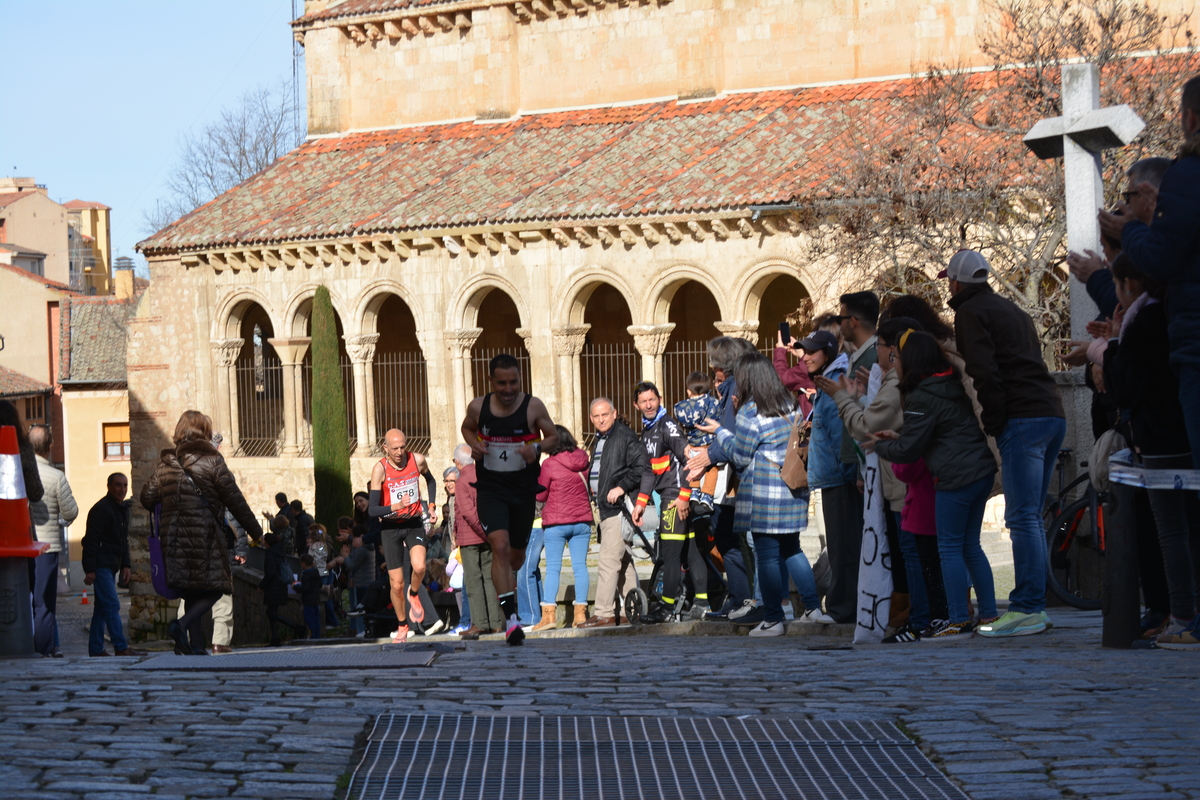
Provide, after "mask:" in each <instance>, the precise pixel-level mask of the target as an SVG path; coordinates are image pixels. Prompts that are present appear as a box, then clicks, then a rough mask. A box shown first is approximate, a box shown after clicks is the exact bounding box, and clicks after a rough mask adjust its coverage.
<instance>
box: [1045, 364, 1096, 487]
mask: <svg viewBox="0 0 1200 800" xmlns="http://www.w3.org/2000/svg"><path fill="white" fill-rule="evenodd" d="M1050 374H1051V375H1052V376H1053V377H1054V382H1055V383H1057V384H1058V393H1059V395H1060V396H1061V397H1062V403H1063V410H1064V411H1066V412H1067V435H1066V438H1064V439H1063V445H1062V446H1063V447H1064V448H1070V450H1071V451H1072V452H1071V457H1070V458H1069V459H1068V460H1067V480H1073V479H1074V478H1075V476H1076V475H1078V474H1079V472H1080V466H1079V465H1080V462H1083V461H1088V460H1089V459H1090V458H1091V457H1092V447H1093V445H1095V444H1096V439H1095V437H1093V436H1092V390H1091V389H1089V388H1088V386H1087V384H1086V383H1085V382H1084V375H1083V368H1080V369H1073V370H1067V371H1064V372H1051V373H1050ZM1056 485H1057V484H1051V489H1053V488H1054V486H1056Z"/></svg>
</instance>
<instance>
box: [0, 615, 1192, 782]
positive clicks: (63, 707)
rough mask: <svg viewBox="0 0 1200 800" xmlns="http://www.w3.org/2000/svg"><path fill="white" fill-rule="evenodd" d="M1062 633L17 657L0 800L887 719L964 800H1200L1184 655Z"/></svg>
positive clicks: (6, 710) (338, 777) (647, 638)
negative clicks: (662, 728)
mask: <svg viewBox="0 0 1200 800" xmlns="http://www.w3.org/2000/svg"><path fill="white" fill-rule="evenodd" d="M1054 619H1055V621H1056V623H1057V625H1056V627H1055V628H1054V629H1053V630H1052V631H1051V632H1050V633H1049V634H1047V635H1043V636H1036V637H1028V638H1024V639H1020V640H1015V641H1004V642H996V641H984V640H980V639H978V638H976V639H973V640H971V641H969V642H965V643H962V644H959V645H941V646H939V645H929V644H918V645H911V646H906V647H882V646H873V647H859V648H851V647H850V646H849V644H848V640H846V639H845V638H835V637H822V636H813V637H801V636H789V637H787V638H785V639H777V640H762V639H750V638H747V637H744V636H671V637H659V636H653V635H641V636H620V635H608V636H595V637H587V638H572V639H537V638H533V639H531V640H530V641H528V642H527V643H526V645H525V647H523V648H520V649H510V648H507V647H505V646H504V645H503V644H500V643H495V642H486V641H481V642H467V643H458V642H451V641H450V640H449V639H448V637H440V639H439V641H444V642H446V643H447V646H445V647H442V648H439V649H440V650H442V651H443V652H442V653H441V654H440V655H439V656H438V658H437V659H436V660H435V661H434V663H433V665H432V666H431V667H428V668H406V669H385V670H378V669H377V670H362V671H356V672H353V673H351V672H343V673H335V672H323V671H322V672H318V671H291V672H288V671H271V672H257V673H253V672H247V673H229V672H222V673H216V672H187V673H184V672H178V671H149V672H148V671H133V670H129V669H127V667H129V666H131V665H132V664H133V663H135V662H134V660H132V659H116V658H108V659H88V658H71V657H68V658H65V659H44V660H30V661H9V662H5V663H3V664H0V677H2V679H3V681H4V695H5V702H4V705H3V710H2V711H0V745H2V746H3V748H4V752H5V756H6V757H5V759H4V763H3V765H2V766H0V786H3V789H2V790H0V795H3V796H5V797H13V798H28V800H33V799H34V798H80V797H84V798H113V799H115V798H129V797H134V796H140V795H142V794H149V795H153V796H155V797H164V796H170V797H178V798H182V797H225V796H235V797H264V798H268V797H280V798H292V797H294V798H323V797H335V796H338V795H339V787H342V786H344V785H345V783H346V780H347V776H348V773H349V771H350V770H352V768H353V758H354V755H355V750H356V747H357V746H359V744H360V742H361V736H362V734H363V732H364V729H365V728H366V726H367V725H368V723H369V722H370V721H371V719H372V718H373V716H374V715H376V714H379V713H384V712H388V713H407V712H419V713H434V714H487V715H588V716H605V715H653V716H676V715H678V716H721V717H736V716H742V715H768V716H776V717H788V718H793V719H816V720H843V721H845V720H863V721H891V722H896V723H897V724H899V725H900V726H901V728H902V730H903V731H905V733H907V734H908V735H909V736H911V737H913V738H914V739H915V740H916V741H918V742H919V743H920V746H921V748H922V749H923V750H924V752H925V753H926V755H928V756H929V757H930V758H931V759H932V760H933V761H934V762H935V763H936V764H937V765H938V766H939V768H941V769H943V770H944V771H945V772H946V773H947V774H948V775H949V776H950V777H951V778H952V779H953V780H954V781H955V782H956V783H958V784H959V785H960V786H961V787H962V788H963V790H964V791H965V792H966V793H967V794H968V795H969V796H970V797H971V798H974V800H1026V799H1029V800H1034V799H1040V798H1077V797H1105V798H1113V799H1114V800H1115V798H1129V799H1130V800H1135V799H1136V800H1157V799H1158V798H1183V797H1192V798H1196V797H1200V775H1198V774H1197V771H1196V754H1197V753H1198V752H1200V728H1198V726H1197V725H1196V724H1195V720H1194V714H1195V711H1194V703H1193V700H1194V697H1195V694H1196V690H1197V688H1200V680H1198V679H1197V669H1196V661H1195V659H1194V656H1193V655H1192V654H1188V653H1178V652H1169V651H1155V652H1136V651H1107V650H1101V649H1100V648H1099V647H1098V646H1097V644H1096V642H1098V640H1099V623H1100V619H1099V615H1098V613H1083V612H1072V611H1063V610H1059V611H1057V612H1056V613H1055V614H1054ZM435 638H436V637H435ZM431 641H432V640H431ZM360 647H368V645H360ZM375 647H376V649H377V648H378V646H375ZM410 647H416V648H422V647H426V645H411V646H410ZM212 660H213V661H216V660H217V659H216V658H213V659H212Z"/></svg>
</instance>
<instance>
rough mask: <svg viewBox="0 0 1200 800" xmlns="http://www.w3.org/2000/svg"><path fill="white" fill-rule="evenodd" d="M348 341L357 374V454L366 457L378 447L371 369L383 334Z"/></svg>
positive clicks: (351, 338) (364, 334) (364, 335)
mask: <svg viewBox="0 0 1200 800" xmlns="http://www.w3.org/2000/svg"><path fill="white" fill-rule="evenodd" d="M344 338H345V339H346V353H347V354H348V355H349V356H350V365H351V368H352V369H353V371H354V422H355V425H354V427H355V433H354V435H355V436H356V437H357V438H358V446H357V447H356V448H355V450H354V452H355V453H356V454H357V455H360V456H365V455H367V454H369V453H370V452H371V450H372V449H373V448H374V446H375V409H374V405H375V402H374V400H375V371H374V370H373V369H371V364H372V363H373V362H374V361H375V345H376V344H377V343H378V342H379V334H378V333H363V334H360V335H358V336H348V337H344Z"/></svg>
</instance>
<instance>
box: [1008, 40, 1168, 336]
mask: <svg viewBox="0 0 1200 800" xmlns="http://www.w3.org/2000/svg"><path fill="white" fill-rule="evenodd" d="M1062 98H1063V100H1062V103H1063V115H1062V116H1061V117H1054V118H1052V119H1044V120H1042V121H1041V122H1039V123H1038V124H1036V125H1034V126H1033V128H1032V129H1030V131H1029V133H1027V134H1025V144H1026V145H1027V146H1028V147H1029V149H1030V150H1032V151H1033V154H1034V155H1036V156H1037V157H1038V158H1042V159H1046V158H1062V160H1063V172H1064V173H1065V179H1066V198H1067V245H1068V246H1069V247H1070V248H1071V249H1072V250H1074V251H1075V252H1077V253H1082V252H1083V251H1084V250H1092V251H1094V252H1097V253H1099V252H1100V225H1099V223H1098V222H1097V221H1096V211H1097V210H1098V209H1099V208H1100V207H1101V206H1103V205H1104V178H1103V173H1102V171H1101V165H1100V154H1101V153H1102V152H1104V151H1105V150H1111V149H1113V148H1116V147H1124V146H1125V145H1127V144H1129V143H1130V142H1131V141H1133V139H1134V137H1136V136H1137V135H1138V134H1139V133H1141V131H1142V128H1144V127H1146V123H1145V122H1143V121H1142V119H1141V118H1140V117H1139V116H1138V115H1137V114H1136V113H1135V112H1134V110H1133V109H1132V108H1130V107H1129V106H1127V105H1121V106H1112V107H1110V108H1101V107H1100V71H1099V70H1098V69H1097V68H1096V65H1095V64H1071V65H1068V66H1064V67H1063V68H1062ZM1070 281H1071V283H1070V286H1071V338H1073V339H1085V338H1086V334H1087V331H1086V330H1085V328H1086V326H1087V324H1088V323H1089V322H1091V321H1092V320H1093V319H1095V318H1096V315H1097V313H1098V312H1097V310H1096V304H1095V303H1093V302H1092V299H1091V298H1090V297H1088V295H1087V290H1086V288H1085V287H1084V285H1083V284H1082V283H1080V282H1079V281H1077V280H1075V278H1074V277H1072V278H1071V279H1070Z"/></svg>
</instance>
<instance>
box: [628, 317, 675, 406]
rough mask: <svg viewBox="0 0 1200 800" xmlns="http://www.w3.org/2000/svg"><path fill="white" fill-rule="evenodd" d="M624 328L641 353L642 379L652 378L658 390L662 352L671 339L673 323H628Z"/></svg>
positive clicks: (661, 384) (661, 369)
mask: <svg viewBox="0 0 1200 800" xmlns="http://www.w3.org/2000/svg"><path fill="white" fill-rule="evenodd" d="M625 330H627V331H629V335H630V336H632V337H633V346H634V347H636V348H637V351H638V352H639V353H641V355H642V380H652V381H654V384H655V385H656V386H658V389H659V391H660V392H661V391H662V387H663V383H664V381H663V359H662V354H663V352H664V351H665V350H666V349H667V342H669V341H670V340H671V332H672V331H673V330H675V323H674V322H668V323H665V324H663V325H630V326H629V327H628V328H626V329H625Z"/></svg>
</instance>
